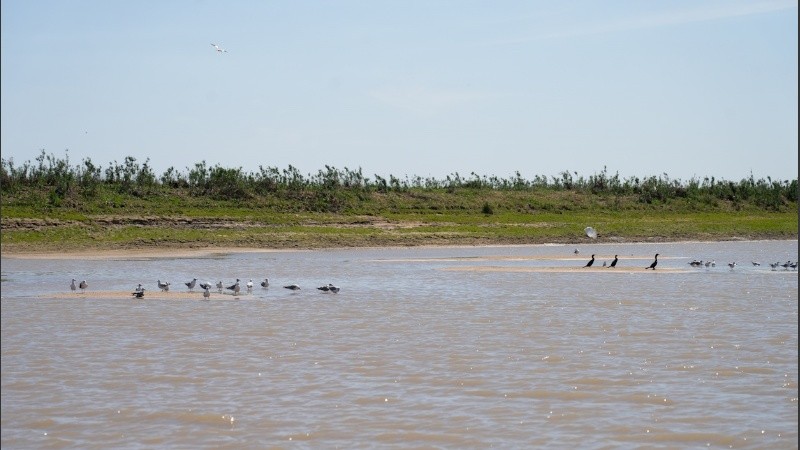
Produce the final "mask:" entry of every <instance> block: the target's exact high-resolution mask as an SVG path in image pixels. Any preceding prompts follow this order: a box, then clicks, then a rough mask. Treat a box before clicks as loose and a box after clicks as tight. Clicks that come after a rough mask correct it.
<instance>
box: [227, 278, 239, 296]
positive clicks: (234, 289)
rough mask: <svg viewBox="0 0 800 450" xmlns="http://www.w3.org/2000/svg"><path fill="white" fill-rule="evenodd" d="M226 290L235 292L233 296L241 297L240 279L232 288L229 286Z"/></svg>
mask: <svg viewBox="0 0 800 450" xmlns="http://www.w3.org/2000/svg"><path fill="white" fill-rule="evenodd" d="M226 289H230V290H232V291H233V295H239V289H240V288H239V279H238V278H237V279H236V283H233V285H232V286H228V287H227V288H226Z"/></svg>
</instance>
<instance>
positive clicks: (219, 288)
mask: <svg viewBox="0 0 800 450" xmlns="http://www.w3.org/2000/svg"><path fill="white" fill-rule="evenodd" d="M222 286H223V284H222V280H219V281H217V290H219V293H220V294H222Z"/></svg>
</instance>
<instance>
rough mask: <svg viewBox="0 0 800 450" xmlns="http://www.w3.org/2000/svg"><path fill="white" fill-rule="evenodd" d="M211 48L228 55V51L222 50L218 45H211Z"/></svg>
mask: <svg viewBox="0 0 800 450" xmlns="http://www.w3.org/2000/svg"><path fill="white" fill-rule="evenodd" d="M211 46H212V47H214V48H215V49H216V50H217V51H218V52H220V53H228V51H227V50H225V49H224V48H220V47H219V45H217V44H211Z"/></svg>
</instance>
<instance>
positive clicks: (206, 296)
mask: <svg viewBox="0 0 800 450" xmlns="http://www.w3.org/2000/svg"><path fill="white" fill-rule="evenodd" d="M209 287H210V286H206V288H205V290H203V298H209V297H211V291H210V290H209Z"/></svg>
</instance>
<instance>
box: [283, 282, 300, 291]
mask: <svg viewBox="0 0 800 450" xmlns="http://www.w3.org/2000/svg"><path fill="white" fill-rule="evenodd" d="M284 287H285V288H286V289H291V290H293V291H299V290H300V286H298V285H296V284H290V285H288V286H284Z"/></svg>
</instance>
